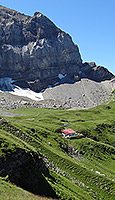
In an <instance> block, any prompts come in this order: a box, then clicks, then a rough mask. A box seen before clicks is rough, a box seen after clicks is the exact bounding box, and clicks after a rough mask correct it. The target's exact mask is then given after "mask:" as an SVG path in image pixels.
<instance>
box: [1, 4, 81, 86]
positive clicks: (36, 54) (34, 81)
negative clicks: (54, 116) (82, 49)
mask: <svg viewBox="0 0 115 200" xmlns="http://www.w3.org/2000/svg"><path fill="white" fill-rule="evenodd" d="M81 64H82V60H81V56H80V53H79V49H78V47H77V45H75V44H74V43H73V42H72V39H71V37H70V36H69V35H68V34H66V33H65V32H63V31H61V30H60V29H59V28H57V27H56V26H55V24H54V23H53V22H51V21H50V20H49V19H48V18H47V17H46V16H44V15H42V14H41V13H39V12H36V13H35V14H34V16H33V17H30V16H26V15H24V14H21V13H19V12H17V11H14V10H11V9H8V8H5V7H3V6H0V78H3V77H11V78H13V79H15V80H16V81H18V83H21V84H23V85H25V86H28V85H30V86H31V87H32V88H34V90H39V89H41V88H42V85H44V86H45V85H47V84H48V83H50V82H52V80H56V78H57V77H58V74H60V73H61V74H76V73H78V72H79V67H80V66H81ZM25 83H26V84H25Z"/></svg>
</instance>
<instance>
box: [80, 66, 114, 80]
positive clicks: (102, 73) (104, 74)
mask: <svg viewBox="0 0 115 200" xmlns="http://www.w3.org/2000/svg"><path fill="white" fill-rule="evenodd" d="M81 74H82V75H83V76H85V77H87V78H89V79H91V80H94V81H98V82H100V81H105V80H111V79H112V78H114V77H115V76H114V75H113V74H112V73H111V72H109V71H108V69H107V68H105V67H103V66H97V65H96V64H95V62H91V63H87V62H85V63H83V65H82V67H81Z"/></svg>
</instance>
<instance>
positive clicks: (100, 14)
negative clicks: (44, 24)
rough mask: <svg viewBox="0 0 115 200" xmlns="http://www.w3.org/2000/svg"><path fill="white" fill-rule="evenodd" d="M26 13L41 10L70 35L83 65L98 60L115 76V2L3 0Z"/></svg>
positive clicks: (105, 0)
mask: <svg viewBox="0 0 115 200" xmlns="http://www.w3.org/2000/svg"><path fill="white" fill-rule="evenodd" d="M0 4H1V5H3V6H6V7H9V8H12V9H15V10H17V11H19V12H22V13H24V14H28V15H33V14H34V12H36V11H39V12H41V13H43V14H44V15H46V16H47V17H48V18H50V19H51V20H52V21H53V22H54V23H55V24H56V25H57V26H58V27H59V28H61V29H62V30H64V31H65V32H67V33H69V34H70V35H71V36H72V38H73V41H74V42H75V43H76V44H77V45H78V46H79V49H80V53H81V56H82V59H83V62H86V61H87V62H92V61H95V62H96V64H97V65H102V66H105V67H107V68H108V69H109V70H110V71H111V72H113V73H114V74H115V57H114V56H115V0H19V1H16V0H0Z"/></svg>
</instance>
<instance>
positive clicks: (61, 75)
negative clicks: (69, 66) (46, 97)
mask: <svg viewBox="0 0 115 200" xmlns="http://www.w3.org/2000/svg"><path fill="white" fill-rule="evenodd" d="M66 76H67V74H65V75H63V74H58V78H59V79H63V78H65V77H66Z"/></svg>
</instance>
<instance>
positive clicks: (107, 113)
mask: <svg viewBox="0 0 115 200" xmlns="http://www.w3.org/2000/svg"><path fill="white" fill-rule="evenodd" d="M5 111H7V112H10V113H16V114H19V116H15V117H5V116H1V119H0V166H1V167H0V176H1V178H0V199H1V200H2V199H3V200H4V199H11V200H12V199H19V200H20V199H42V198H43V199H46V198H44V197H43V196H46V197H48V198H50V197H51V198H56V199H68V200H69V199H72V200H74V199H75V200H77V199H78V200H83V199H84V200H87V199H88V200H93V199H100V200H101V199H104V200H114V199H115V102H114V99H113V101H111V102H110V103H108V104H107V103H105V104H103V105H100V106H97V107H95V108H92V109H89V110H56V109H47V108H46V109H45V108H41V109H40V108H20V109H18V110H5ZM64 124H66V125H67V126H68V127H67V128H71V129H73V130H75V131H76V133H80V134H82V137H73V138H72V137H70V138H68V139H67V138H64V137H63V136H62V134H61V130H62V129H64ZM20 180H21V181H20ZM38 180H39V181H38ZM41 183H42V184H41ZM37 191H38V193H37ZM32 193H33V194H32ZM39 195H40V196H41V197H40V196H39Z"/></svg>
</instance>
